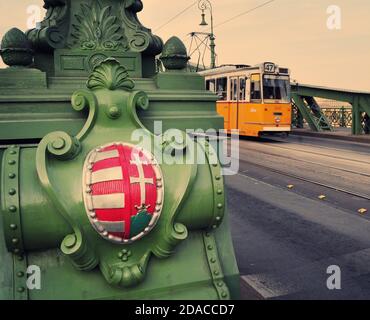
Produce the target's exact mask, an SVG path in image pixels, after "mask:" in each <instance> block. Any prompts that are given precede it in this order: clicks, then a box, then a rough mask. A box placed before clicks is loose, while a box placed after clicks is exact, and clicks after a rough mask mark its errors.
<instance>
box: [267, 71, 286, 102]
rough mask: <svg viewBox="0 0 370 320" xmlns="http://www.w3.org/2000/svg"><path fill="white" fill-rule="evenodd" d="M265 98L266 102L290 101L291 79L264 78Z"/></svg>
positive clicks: (270, 76) (269, 76)
mask: <svg viewBox="0 0 370 320" xmlns="http://www.w3.org/2000/svg"><path fill="white" fill-rule="evenodd" d="M263 98H264V99H265V100H281V101H282V102H289V101H290V82H289V77H279V76H272V75H265V76H264V77H263Z"/></svg>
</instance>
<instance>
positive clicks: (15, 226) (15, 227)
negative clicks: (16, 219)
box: [9, 223, 17, 230]
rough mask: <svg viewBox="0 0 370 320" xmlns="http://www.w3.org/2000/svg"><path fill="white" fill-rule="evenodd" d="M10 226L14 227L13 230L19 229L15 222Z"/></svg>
mask: <svg viewBox="0 0 370 320" xmlns="http://www.w3.org/2000/svg"><path fill="white" fill-rule="evenodd" d="M9 227H10V229H12V230H17V225H16V224H14V223H12V224H11V225H10V226H9Z"/></svg>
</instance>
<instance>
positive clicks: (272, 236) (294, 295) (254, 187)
mask: <svg viewBox="0 0 370 320" xmlns="http://www.w3.org/2000/svg"><path fill="white" fill-rule="evenodd" d="M226 184H227V188H228V206H229V209H230V215H231V225H232V235H233V241H234V246H235V251H236V256H237V260H238V265H239V269H240V273H241V275H242V276H243V281H244V283H245V284H246V285H247V286H248V288H249V289H252V291H254V292H255V293H256V294H257V295H259V296H260V297H261V298H265V299H370V213H368V214H360V213H359V212H358V210H359V209H361V208H364V209H369V210H370V200H369V199H370V145H363V144H356V143H349V142H341V141H336V140H326V139H317V138H309V137H298V138H296V137H291V138H288V139H273V140H270V139H264V140H252V139H244V140H242V141H241V142H240V169H239V173H238V174H237V175H234V176H230V177H227V178H226ZM288 185H290V188H288V187H287V186H288ZM328 186H329V187H328ZM335 189H338V190H339V191H338V190H335ZM323 195H324V196H325V197H326V198H325V200H320V199H319V196H323ZM333 265H335V266H338V267H339V268H340V270H341V289H340V290H329V289H328V287H327V279H328V278H329V276H330V274H328V273H327V269H328V267H329V266H333ZM249 297H250V296H248V295H246V296H244V298H249Z"/></svg>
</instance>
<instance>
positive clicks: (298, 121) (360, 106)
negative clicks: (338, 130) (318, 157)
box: [291, 84, 370, 135]
mask: <svg viewBox="0 0 370 320" xmlns="http://www.w3.org/2000/svg"><path fill="white" fill-rule="evenodd" d="M291 88H292V105H293V119H294V120H293V125H294V126H296V127H298V128H301V127H303V121H306V122H307V124H308V126H309V127H310V129H311V130H313V131H316V132H319V131H332V130H333V128H334V127H348V126H351V128H352V134H354V135H361V134H370V93H367V92H360V91H349V90H341V89H333V88H325V87H315V86H311V85H300V84H292V85H291ZM315 98H324V99H330V100H335V101H341V102H347V103H349V104H350V105H351V106H352V108H350V109H348V108H344V107H343V108H334V109H329V108H328V109H324V108H321V107H320V106H319V104H318V103H317V101H316V99H315Z"/></svg>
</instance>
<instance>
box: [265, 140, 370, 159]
mask: <svg viewBox="0 0 370 320" xmlns="http://www.w3.org/2000/svg"><path fill="white" fill-rule="evenodd" d="M269 141H271V142H275V143H276V142H281V143H283V141H281V140H274V139H271V140H269ZM302 145H306V146H309V147H316V148H317V146H314V145H309V144H302ZM269 147H272V148H276V149H283V150H289V151H295V152H302V153H309V154H313V155H317V156H321V157H326V158H332V155H329V154H325V153H320V152H315V151H308V150H302V149H296V148H290V147H285V146H281V145H275V144H274V145H273V144H269ZM320 148H321V147H320ZM322 148H325V149H328V150H332V151H338V152H343V151H345V150H341V149H336V148H328V147H322ZM357 154H358V155H363V156H369V157H370V154H366V153H363V152H362V153H360V152H357ZM336 159H338V160H345V161H351V162H355V163H363V164H368V165H370V161H363V160H354V159H350V158H345V157H341V156H336Z"/></svg>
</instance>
